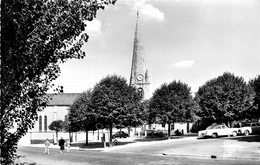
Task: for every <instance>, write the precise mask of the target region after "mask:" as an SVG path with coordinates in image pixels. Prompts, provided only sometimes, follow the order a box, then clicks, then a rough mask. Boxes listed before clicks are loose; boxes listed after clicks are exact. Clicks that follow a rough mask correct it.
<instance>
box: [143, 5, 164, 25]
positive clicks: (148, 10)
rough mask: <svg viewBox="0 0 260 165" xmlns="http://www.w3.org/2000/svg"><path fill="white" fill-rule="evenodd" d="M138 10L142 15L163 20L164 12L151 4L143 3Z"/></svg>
mask: <svg viewBox="0 0 260 165" xmlns="http://www.w3.org/2000/svg"><path fill="white" fill-rule="evenodd" d="M140 12H141V13H142V14H143V15H144V17H147V18H151V19H157V20H158V21H163V20H164V13H163V12H161V11H160V10H159V9H157V8H155V7H153V6H152V5H151V4H145V5H143V7H142V8H141V10H140Z"/></svg>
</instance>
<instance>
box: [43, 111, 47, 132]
mask: <svg viewBox="0 0 260 165" xmlns="http://www.w3.org/2000/svg"><path fill="white" fill-rule="evenodd" d="M44 131H45V132H47V116H46V115H45V116H44Z"/></svg>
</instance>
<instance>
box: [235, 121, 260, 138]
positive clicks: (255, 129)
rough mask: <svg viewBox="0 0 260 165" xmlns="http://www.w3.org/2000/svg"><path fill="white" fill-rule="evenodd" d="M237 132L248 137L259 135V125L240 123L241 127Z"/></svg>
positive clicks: (255, 123)
mask: <svg viewBox="0 0 260 165" xmlns="http://www.w3.org/2000/svg"><path fill="white" fill-rule="evenodd" d="M238 132H239V133H240V134H244V135H246V136H248V135H249V134H259V133H260V123H259V122H246V123H241V127H240V128H239V130H238Z"/></svg>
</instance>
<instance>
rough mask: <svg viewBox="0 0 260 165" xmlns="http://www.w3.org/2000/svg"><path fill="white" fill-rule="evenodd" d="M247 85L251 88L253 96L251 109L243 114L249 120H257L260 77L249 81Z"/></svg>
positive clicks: (259, 115)
mask: <svg viewBox="0 0 260 165" xmlns="http://www.w3.org/2000/svg"><path fill="white" fill-rule="evenodd" d="M249 85H250V86H251V87H252V88H253V90H254V93H255V96H254V103H253V107H252V108H251V109H250V111H247V112H248V113H246V114H245V116H247V117H248V118H249V119H255V120H259V118H260V75H258V76H257V77H256V78H254V79H252V80H250V81H249Z"/></svg>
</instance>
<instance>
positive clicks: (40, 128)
mask: <svg viewBox="0 0 260 165" xmlns="http://www.w3.org/2000/svg"><path fill="white" fill-rule="evenodd" d="M39 132H42V116H40V117H39Z"/></svg>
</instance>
